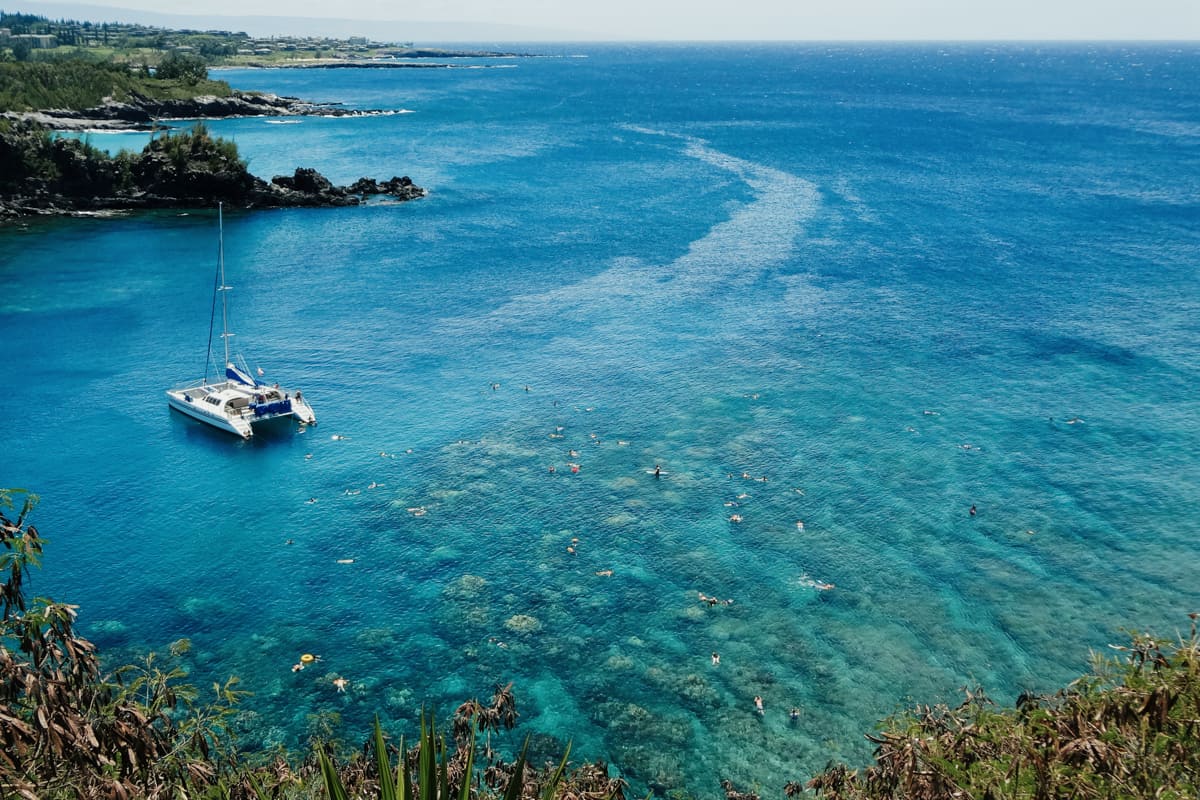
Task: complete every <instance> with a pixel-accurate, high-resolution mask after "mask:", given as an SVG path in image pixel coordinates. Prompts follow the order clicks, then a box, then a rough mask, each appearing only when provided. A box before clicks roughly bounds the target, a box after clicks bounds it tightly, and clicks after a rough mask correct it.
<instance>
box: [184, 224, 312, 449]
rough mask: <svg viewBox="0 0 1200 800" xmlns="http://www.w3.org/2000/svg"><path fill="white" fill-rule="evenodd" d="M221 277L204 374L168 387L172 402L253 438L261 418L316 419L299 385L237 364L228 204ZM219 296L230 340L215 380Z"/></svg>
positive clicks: (221, 236)
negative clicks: (272, 380) (232, 344)
mask: <svg viewBox="0 0 1200 800" xmlns="http://www.w3.org/2000/svg"><path fill="white" fill-rule="evenodd" d="M217 237H218V248H217V277H216V285H215V287H214V288H213V292H214V294H213V304H212V308H213V310H212V318H211V319H210V320H209V326H208V353H207V355H206V357H205V362H204V377H203V378H201V379H200V380H197V381H192V382H190V383H185V384H181V385H179V386H176V387H174V388H172V389H168V390H167V403H168V404H169V405H170V406H171V408H173V409H175V410H176V411H180V412H182V413H184V414H187V415H188V416H189V417H192V418H193V419H198V420H200V421H201V422H205V423H207V424H209V425H212V426H213V427H214V428H220V429H221V430H223V431H229V432H230V433H235V434H237V435H238V436H241V437H242V438H243V439H249V438H251V437H252V436H254V426H256V425H259V424H261V423H265V422H269V421H271V420H277V419H281V418H284V417H291V418H293V419H295V420H298V421H299V422H300V423H301V424H304V425H316V424H317V416H316V414H314V413H313V410H312V406H310V405H309V404H308V401H307V400H306V399H305V398H304V395H303V394H302V393H301V392H299V391H295V392H292V391H289V390H287V389H283V388H281V387H280V386H279V384H277V383H276V384H273V385H267V384H266V383H264V382H263V381H261V380H259V376H261V375H262V374H263V373H262V370H261V369H260V370H258V376H255V375H253V374H252V373H251V371H250V368H249V367H247V366H246V361H245V359H243V358H241V357H240V356H239V360H240V362H241V363H240V364H234V362H233V360H232V359H231V358H230V355H229V340H230V339H231V338H232V337H233V334H232V333H230V332H229V302H228V295H229V290H230V288H231V287H230V286H228V285H227V284H226V283H225V219H224V211H223V207H222V206H220V205H219V206H218V207H217ZM217 296H220V298H221V338H222V339H223V340H224V343H225V378H224V380H215V381H213V380H209V370H210V368H211V367H212V362H213V357H212V334H213V330H214V329H215V327H216V314H217V302H216V299H217Z"/></svg>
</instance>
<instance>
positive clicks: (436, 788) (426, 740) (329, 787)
mask: <svg viewBox="0 0 1200 800" xmlns="http://www.w3.org/2000/svg"><path fill="white" fill-rule="evenodd" d="M372 748H373V750H374V753H375V758H374V765H375V771H376V780H377V796H378V798H379V800H471V798H472V796H474V795H476V794H479V795H486V794H490V793H488V792H487V790H486V789H485V788H483V787H482V785H480V784H479V783H478V782H477V781H476V780H475V775H474V772H475V756H476V738H475V730H474V726H472V730H471V733H470V736H469V737H468V738H467V739H466V740H465V741H463V742H459V747H458V749H457V750H456V751H455V752H454V753H453V754H451V753H450V751H449V750H448V748H447V747H446V741H445V739H444V738H443V737H442V736H440V735H439V734H438V731H437V724H436V721H435V720H434V719H433V718H432V717H430V718H429V720H428V721H427V720H426V718H425V712H424V711H422V712H421V721H420V730H419V732H418V736H417V748H416V750H417V756H416V763H415V767H416V772H415V775H414V774H412V772H411V771H410V763H409V760H408V751H407V750H406V748H405V740H404V737H401V738H400V748H399V756H398V758H397V763H396V765H395V766H393V765H392V763H391V759H390V758H389V757H388V750H387V742H386V740H385V738H384V735H383V726H382V725H381V724H380V722H379V717H378V716H376V717H375V728H374V732H373V735H372ZM528 750H529V737H526V738H525V743H524V744H523V745H522V746H521V752H520V754H518V756H517V760H516V761H515V762H514V763H513V765H512V769H511V774H510V775H509V778H508V782H507V784H506V785H505V786H504V791H503V793H502V794H500V795H496V797H497V800H520V799H521V797H522V795H523V793H524V791H525V788H526V781H525V769H526V754H527V752H528ZM570 755H571V746H570V745H569V744H568V745H567V748H566V752H565V753H564V754H563V757H562V760H561V761H560V762H559V764H558V766H557V767H556V768H555V769H554V770H553V771H552V772H550V773H548V774H547V775H546V776H545V779H544V780H543V781H542V782H541V784H540V786H539V787H538V788H539V790H538V793H537V797H538V799H539V800H553V798H554V796H555V795H556V794H557V792H558V789H559V787H560V786H561V785H562V784H563V781H564V778H565V775H566V769H567V760H568V759H569V758H570ZM318 759H319V762H320V765H321V776H322V779H323V782H324V784H325V791H326V793H327V794H328V795H329V798H330V800H349V797H350V793H349V792H348V791H347V789H346V786H345V783H344V782H343V780H342V776H341V774H340V773H339V772H338V769H337V767H336V766H335V765H334V763H333V760H332V759H331V758H330V757H329V755H328V754H327V753H326V752H325V750H324V749H320V750H318ZM477 786H478V791H477V792H476V789H477Z"/></svg>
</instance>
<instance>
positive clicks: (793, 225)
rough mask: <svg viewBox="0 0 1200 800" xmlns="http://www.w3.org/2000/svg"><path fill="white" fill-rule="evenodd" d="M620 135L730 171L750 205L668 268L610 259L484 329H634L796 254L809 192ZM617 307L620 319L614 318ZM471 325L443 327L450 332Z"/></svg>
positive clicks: (812, 197)
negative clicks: (600, 322) (591, 325)
mask: <svg viewBox="0 0 1200 800" xmlns="http://www.w3.org/2000/svg"><path fill="white" fill-rule="evenodd" d="M626 130H629V131H630V132H633V133H637V134H642V135H647V136H655V137H668V138H672V139H676V140H679V141H681V142H682V143H683V150H682V152H683V154H684V155H686V156H688V157H690V158H694V159H697V160H699V161H701V162H703V163H705V164H708V165H710V166H712V167H715V168H717V169H719V170H722V171H726V172H730V173H732V174H733V175H735V176H736V177H737V178H738V179H739V180H741V181H742V182H744V183H745V184H746V186H748V187H749V188H750V190H751V192H752V195H753V197H752V199H751V200H750V201H749V202H746V203H743V204H740V205H734V206H733V207H732V208H733V210H732V213H731V214H730V216H729V218H728V219H726V220H724V221H723V222H719V223H717V224H715V225H713V226H712V227H711V228H709V230H708V231H707V233H706V234H705V235H704V236H702V237H701V238H699V239H697V240H695V241H693V242H692V243H691V245H690V246H689V247H688V249H687V252H685V253H684V254H683V255H681V256H679V257H678V258H676V259H674V260H673V261H671V262H668V263H664V264H647V263H643V262H642V261H641V260H639V259H636V258H630V257H620V256H618V257H615V258H614V259H613V263H612V266H611V267H609V268H608V269H606V270H605V271H603V272H601V273H599V274H597V275H595V276H593V277H590V278H587V279H585V280H582V281H578V282H576V283H571V284H567V285H565V286H562V287H558V288H555V289H551V290H549V291H545V292H541V293H539V294H536V295H525V296H519V297H516V298H514V299H512V300H511V301H509V302H508V303H506V304H505V305H503V306H501V307H500V308H498V309H496V311H494V312H493V313H492V314H490V315H489V316H488V317H487V318H486V319H487V324H489V325H495V324H506V325H522V324H528V323H535V324H536V323H538V322H539V321H540V320H542V319H544V317H545V316H546V315H555V316H557V317H559V318H562V317H563V316H564V315H567V316H571V317H573V318H576V319H587V318H593V319H602V318H607V319H608V320H610V321H613V323H614V324H615V321H616V320H617V319H621V320H628V321H631V322H629V323H625V324H633V325H638V324H640V322H639V321H638V320H639V319H640V318H642V317H644V316H645V315H647V314H651V315H661V314H669V313H670V312H671V309H672V308H673V307H675V306H677V305H678V304H681V303H686V302H689V301H694V300H695V299H697V298H702V297H705V296H707V295H710V294H712V293H713V289H714V287H718V286H719V287H721V288H722V289H728V290H736V288H737V287H738V286H739V285H748V284H750V283H753V282H754V281H756V280H757V279H758V278H759V276H760V275H761V274H762V272H763V271H764V270H766V269H769V268H771V267H774V266H776V265H778V264H779V263H781V262H783V261H784V260H786V259H787V258H788V257H790V256H791V255H792V254H793V253H794V252H795V248H796V242H797V240H798V238H799V237H800V235H801V234H802V233H803V230H804V224H805V223H806V222H807V221H808V220H810V219H812V217H813V216H814V215H815V214H816V212H817V210H818V208H819V207H820V204H821V200H820V194H819V193H818V191H817V188H816V186H815V185H814V184H812V183H811V182H809V181H806V180H804V179H802V178H799V177H797V176H795V175H792V174H790V173H788V172H785V171H783V170H779V169H775V168H774V167H770V166H767V165H764V164H758V163H755V162H752V161H748V160H746V159H742V158H738V157H736V156H733V155H730V154H729V153H724V152H722V151H719V150H716V149H714V148H712V147H710V146H709V145H708V143H707V142H705V141H703V140H701V139H698V138H695V137H691V136H684V135H680V134H675V133H671V132H667V131H659V130H652V129H647V128H641V127H636V126H626ZM617 305H619V306H620V309H619V311H620V313H619V314H616V313H613V311H614V310H615V306H617ZM478 322H479V320H478V319H471V320H468V319H461V320H456V321H447V323H446V324H447V325H448V326H449V327H452V328H456V329H457V328H468V327H471V326H473V325H474V324H477V323H478Z"/></svg>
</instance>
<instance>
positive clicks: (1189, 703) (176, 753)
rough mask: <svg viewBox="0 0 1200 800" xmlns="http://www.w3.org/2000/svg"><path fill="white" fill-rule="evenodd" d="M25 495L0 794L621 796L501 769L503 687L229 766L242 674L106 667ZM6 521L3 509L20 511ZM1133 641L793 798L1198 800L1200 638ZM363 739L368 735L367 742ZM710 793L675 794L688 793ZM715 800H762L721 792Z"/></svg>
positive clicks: (8, 615)
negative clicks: (441, 717)
mask: <svg viewBox="0 0 1200 800" xmlns="http://www.w3.org/2000/svg"><path fill="white" fill-rule="evenodd" d="M35 501H36V498H35V497H34V496H32V495H29V494H27V493H25V492H22V491H19V490H0V606H2V609H0V611H2V616H0V796H3V797H21V798H26V799H27V800H38V798H47V799H48V800H57V798H64V800H65V798H80V797H82V798H91V797H107V798H125V799H133V798H159V797H179V798H182V797H191V798H227V799H228V798H235V799H236V800H263V799H264V798H268V797H270V798H316V797H322V796H328V797H330V798H350V797H359V798H365V797H371V798H380V800H393V798H396V799H398V800H621V798H622V797H623V790H624V782H623V781H621V780H620V779H616V778H611V777H609V770H608V767H607V765H605V764H604V763H602V762H596V763H584V764H581V765H578V766H575V767H571V766H570V765H569V763H568V761H567V756H568V755H569V748H568V753H567V754H564V755H563V756H562V757H561V759H559V758H555V759H554V761H552V762H548V763H547V764H545V765H544V766H543V767H541V768H540V769H535V768H533V767H531V766H530V765H528V764H527V763H526V762H525V754H524V751H523V752H522V753H520V754H519V755H518V757H517V758H516V759H515V760H514V761H504V760H503V759H502V758H501V756H500V755H498V754H497V753H496V752H494V751H493V749H492V747H491V743H490V741H489V742H485V743H481V744H477V742H476V737H477V735H483V736H488V735H490V733H491V732H498V731H500V730H501V729H502V728H503V729H506V730H510V729H512V728H513V727H514V726H515V725H516V719H517V712H516V704H515V699H514V696H513V692H512V687H511V685H509V686H504V687H497V689H496V692H495V694H494V696H493V697H492V700H491V702H490V703H488V704H484V703H480V702H478V701H475V700H471V701H468V702H466V703H463V704H462V705H461V706H460V707H459V708H458V709H457V710H456V711H455V713H454V714H453V716H452V719H451V725H450V736H449V738H448V739H447V738H446V737H445V736H444V735H442V734H440V733H439V732H438V731H437V729H436V727H435V726H434V724H433V723H432V720H431V719H430V721H428V722H426V719H425V717H424V716H423V717H422V721H421V725H420V730H419V731H418V732H417V736H416V740H415V742H414V746H413V747H411V748H410V747H408V746H407V745H406V743H405V739H403V738H401V739H400V740H399V746H398V747H397V746H394V745H392V744H391V743H390V742H389V741H388V740H387V738H386V737H385V735H384V733H383V731H382V729H381V728H380V727H379V726H378V725H377V726H376V730H375V732H374V735H373V736H372V737H371V740H370V745H369V746H364V747H363V748H359V749H356V750H354V751H352V752H341V751H339V750H338V748H337V746H336V745H335V744H333V743H332V742H330V741H328V740H314V741H313V743H312V750H311V752H309V753H306V754H288V753H267V754H264V753H246V752H241V751H239V749H238V747H237V741H236V736H235V730H234V727H235V726H234V725H233V721H234V720H235V718H236V714H237V709H238V704H239V702H240V701H241V700H242V699H243V697H244V696H245V694H246V692H245V691H244V690H243V689H241V688H240V687H239V685H238V682H237V679H236V678H229V679H227V680H225V681H224V682H223V683H216V684H214V685H213V687H212V693H211V694H209V695H207V696H203V697H202V695H201V694H200V693H199V692H198V691H197V690H196V689H195V688H194V687H192V686H191V685H189V684H187V683H186V682H185V681H186V679H187V677H188V673H187V671H186V666H187V663H188V662H187V659H188V649H189V648H188V644H187V642H186V641H183V640H181V641H179V642H175V643H174V644H172V645H171V646H170V648H169V650H168V652H167V653H165V654H155V653H151V654H149V655H147V656H145V657H144V658H143V659H142V660H141V661H140V662H139V663H137V664H131V665H125V666H119V667H116V668H107V667H105V666H104V665H103V664H102V662H101V659H100V656H99V653H97V651H96V647H95V645H93V644H92V643H91V642H89V641H88V640H87V639H85V638H83V637H82V636H80V635H79V634H78V633H77V632H76V631H75V628H74V623H75V613H76V608H75V607H74V606H71V605H67V604H64V603H58V602H54V601H52V600H46V599H41V598H39V599H33V600H31V599H29V593H28V590H27V586H26V580H27V579H28V578H29V575H30V570H31V568H33V567H36V566H38V565H39V563H40V560H41V554H42V549H43V546H44V544H45V540H44V539H43V538H42V537H41V535H40V534H39V532H38V531H37V528H36V527H35V526H34V525H32V524H31V523H30V521H29V516H30V513H31V511H32V510H33V507H34V505H35ZM14 511H15V513H14ZM1191 616H1192V625H1191V629H1190V632H1189V633H1187V634H1185V635H1183V636H1180V637H1179V638H1177V639H1174V640H1165V639H1155V638H1153V637H1150V636H1145V635H1140V634H1134V635H1133V636H1132V639H1131V642H1130V644H1129V645H1128V646H1125V647H1118V648H1114V651H1115V653H1114V654H1113V655H1107V656H1104V657H1101V656H1096V657H1095V658H1094V672H1093V674H1091V675H1088V676H1086V677H1083V678H1081V679H1079V680H1078V681H1076V682H1074V683H1073V684H1071V686H1069V687H1067V688H1066V689H1063V690H1062V691H1059V692H1058V693H1056V694H1054V695H1051V696H1036V697H1035V696H1031V695H1022V696H1021V698H1020V699H1019V700H1018V702H1017V707H1016V708H1012V709H1004V708H997V707H995V706H994V705H993V704H992V703H991V702H990V701H989V700H988V699H987V698H986V697H985V696H984V695H983V693H982V692H981V691H978V690H977V691H973V692H968V693H967V697H966V700H965V702H963V703H962V704H961V705H959V706H958V707H956V708H950V707H948V706H945V705H937V706H921V707H918V708H915V709H913V710H911V711H908V712H905V713H903V714H901V715H898V716H896V717H894V718H892V719H890V720H888V721H887V722H885V723H884V725H883V726H882V728H881V730H880V732H879V733H878V734H876V735H872V736H871V737H870V738H871V739H872V741H874V742H876V743H877V744H878V749H877V750H876V754H875V763H874V764H873V765H871V766H869V767H867V768H865V769H862V770H853V769H851V768H849V767H847V766H845V765H832V764H831V765H830V766H829V767H827V768H826V770H825V771H824V772H822V773H821V774H820V775H818V776H816V777H815V778H813V779H812V780H810V781H809V782H808V783H807V786H805V785H803V784H801V783H798V782H796V783H789V784H787V785H786V786H783V787H772V789H771V792H770V795H769V796H771V797H778V796H779V795H781V794H782V795H786V796H787V797H794V796H798V795H803V794H805V793H806V792H808V791H809V790H812V791H813V792H815V793H816V794H817V795H818V796H820V797H824V798H830V799H831V800H892V799H894V798H904V799H905V800H947V799H948V798H972V799H973V800H1009V799H1011V800H1050V799H1051V798H1079V799H1080V800H1090V799H1091V798H1096V799H1097V800H1098V799H1099V798H1114V799H1118V798H1130V800H1133V798H1162V800H1183V799H1184V798H1195V797H1197V796H1200V638H1198V636H1197V629H1196V624H1195V620H1196V616H1197V615H1195V614H1193V615H1191ZM364 733H365V732H364ZM713 788H715V787H682V786H681V787H672V791H671V794H672V795H677V796H680V797H688V796H690V795H691V794H692V793H693V792H698V791H704V790H706V789H707V790H711V789H713ZM722 788H723V789H724V791H725V795H726V797H727V798H729V800H758V795H757V794H749V793H741V792H739V791H738V790H737V789H736V788H735V787H733V786H732V785H730V784H729V783H728V782H725V783H724V784H723V786H722Z"/></svg>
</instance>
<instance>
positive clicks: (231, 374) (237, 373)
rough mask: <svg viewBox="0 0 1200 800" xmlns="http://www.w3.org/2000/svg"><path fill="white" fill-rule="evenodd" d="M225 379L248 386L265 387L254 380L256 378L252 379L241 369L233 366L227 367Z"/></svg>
mask: <svg viewBox="0 0 1200 800" xmlns="http://www.w3.org/2000/svg"><path fill="white" fill-rule="evenodd" d="M225 377H226V378H228V379H229V380H231V381H236V382H237V383H241V384H244V385H246V386H262V385H263V384H260V383H259V382H258V381H256V380H254V378H251V377H250V376H249V375H247V374H246V373H244V372H242V371H241V370H240V369H238V368H237V367H235V366H234V365H233V364H226V365H225Z"/></svg>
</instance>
